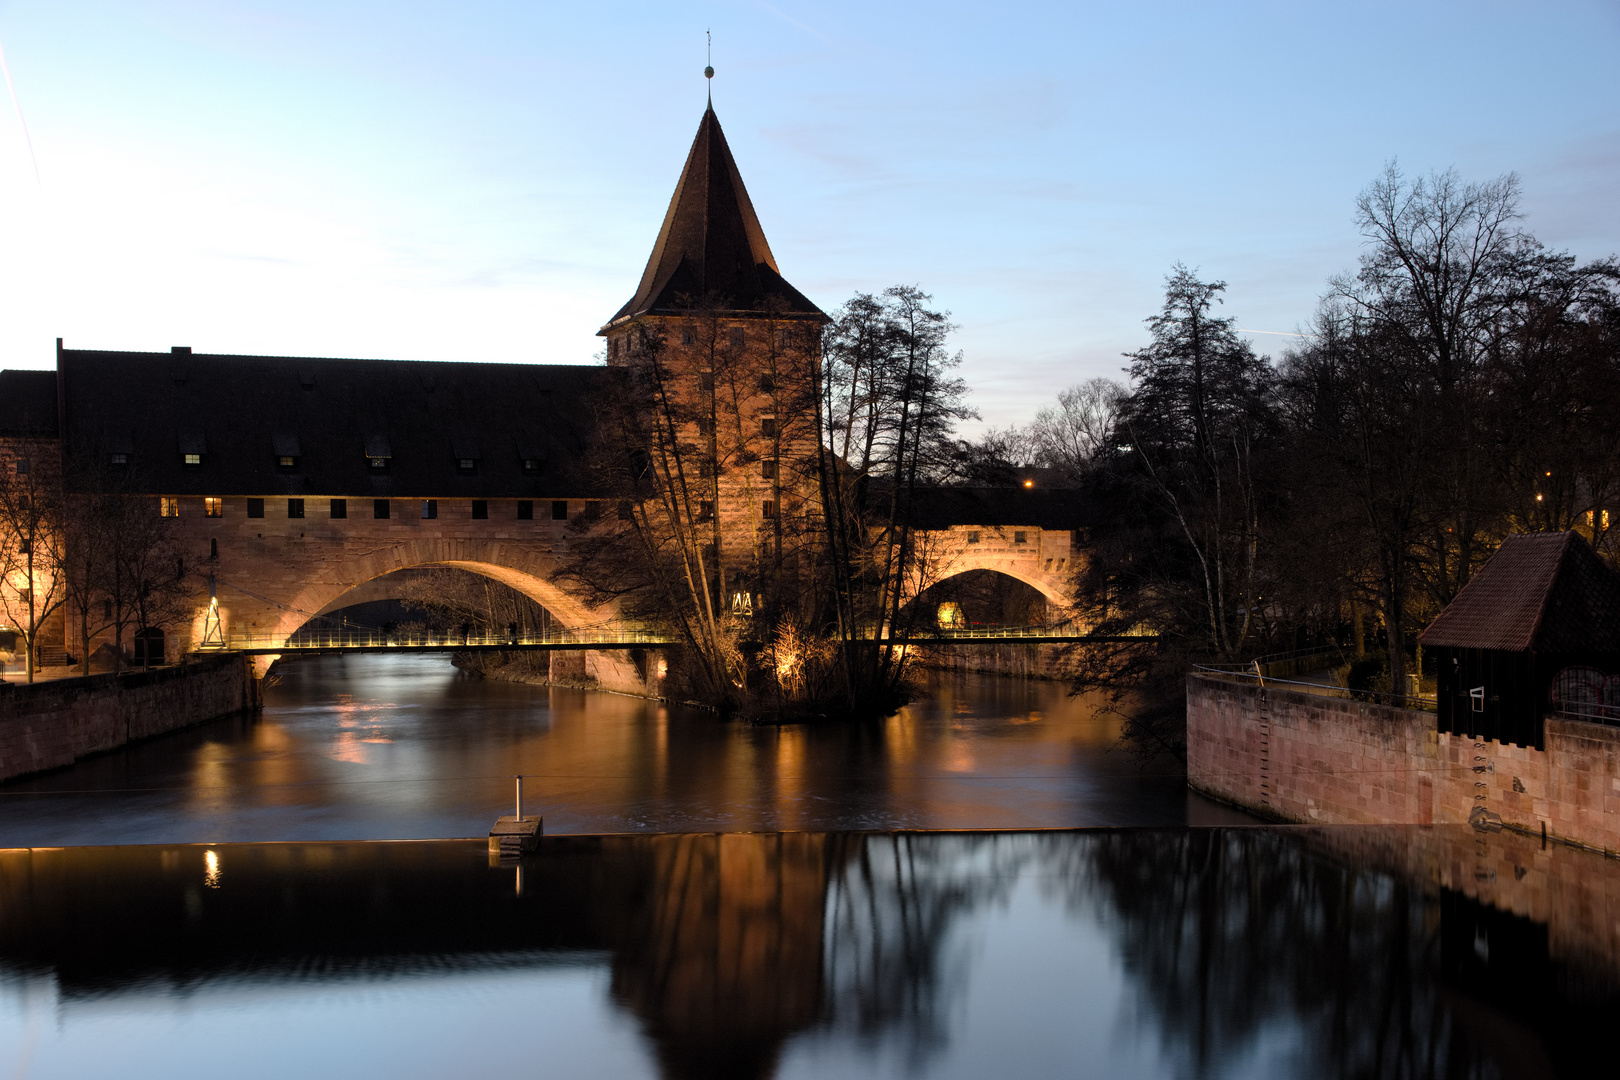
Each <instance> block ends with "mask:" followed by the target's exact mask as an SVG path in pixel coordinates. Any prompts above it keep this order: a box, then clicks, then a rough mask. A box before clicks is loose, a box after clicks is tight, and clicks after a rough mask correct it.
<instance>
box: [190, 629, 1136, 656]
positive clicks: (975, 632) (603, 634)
mask: <svg viewBox="0 0 1620 1080" xmlns="http://www.w3.org/2000/svg"><path fill="white" fill-rule="evenodd" d="M684 640H685V639H683V638H681V637H678V636H676V635H673V634H670V633H668V632H667V631H662V630H652V629H647V628H645V627H624V626H587V627H580V628H576V629H572V630H557V629H552V630H546V631H541V632H530V631H523V632H520V633H517V634H512V633H507V632H501V631H495V630H477V631H471V632H466V633H463V632H461V631H430V630H376V629H368V628H364V627H354V626H349V627H342V628H335V629H318V630H311V629H302V630H298V631H295V632H294V633H292V634H289V635H282V634H251V633H249V634H241V633H230V634H227V635H226V636H225V640H224V642H223V643H222V644H217V645H205V646H201V647H199V648H198V650H197V651H198V652H242V653H296V652H340V651H355V652H360V651H374V652H375V651H383V650H394V651H402V652H404V651H413V650H414V651H419V652H430V651H434V652H445V651H451V652H454V651H495V650H502V649H614V648H638V647H642V648H656V647H668V646H674V645H681V644H683V643H684ZM887 640H891V641H894V642H895V643H896V644H905V645H952V644H973V643H975V642H986V643H988V642H998V641H1022V642H1027V643H1032V644H1042V643H1064V642H1105V641H1151V640H1153V635H1151V634H1147V633H1138V634H1127V635H1120V636H1101V635H1095V634H1092V633H1090V632H1088V631H1086V630H1084V629H1082V628H1079V627H1075V626H1071V625H1067V624H1059V625H1046V626H994V627H977V628H971V629H962V630H928V631H925V632H921V633H910V634H902V635H895V636H893V637H890V638H888V639H887Z"/></svg>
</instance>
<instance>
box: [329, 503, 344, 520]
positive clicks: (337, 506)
mask: <svg viewBox="0 0 1620 1080" xmlns="http://www.w3.org/2000/svg"><path fill="white" fill-rule="evenodd" d="M330 513H331V515H332V516H333V517H335V518H346V517H348V516H349V500H348V499H333V500H332V509H331V511H330Z"/></svg>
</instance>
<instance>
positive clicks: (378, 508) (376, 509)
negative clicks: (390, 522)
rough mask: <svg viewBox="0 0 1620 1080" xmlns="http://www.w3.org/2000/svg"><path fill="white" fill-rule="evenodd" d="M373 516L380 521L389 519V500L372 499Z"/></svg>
mask: <svg viewBox="0 0 1620 1080" xmlns="http://www.w3.org/2000/svg"><path fill="white" fill-rule="evenodd" d="M371 516H372V517H374V518H377V519H378V520H383V519H386V518H387V517H388V500H387V499H372V500H371Z"/></svg>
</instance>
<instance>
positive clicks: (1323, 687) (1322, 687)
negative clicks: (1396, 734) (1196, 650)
mask: <svg viewBox="0 0 1620 1080" xmlns="http://www.w3.org/2000/svg"><path fill="white" fill-rule="evenodd" d="M1192 670H1194V671H1196V672H1199V673H1201V674H1204V675H1215V676H1218V677H1220V678H1223V679H1233V680H1236V681H1242V682H1252V683H1258V684H1261V685H1264V686H1281V687H1286V688H1288V689H1298V690H1301V691H1303V692H1305V693H1311V694H1316V695H1318V696H1320V697H1333V698H1347V699H1349V700H1352V701H1367V702H1371V703H1373V704H1375V705H1390V706H1393V707H1394V708H1397V709H1415V710H1418V711H1420V712H1434V711H1435V710H1436V709H1438V708H1439V705H1438V703H1437V702H1436V700H1435V698H1434V697H1432V696H1424V695H1422V694H1392V693H1389V692H1387V691H1383V690H1352V689H1350V688H1349V687H1347V686H1340V685H1339V684H1338V683H1314V682H1296V681H1294V680H1292V679H1273V678H1271V677H1270V676H1262V675H1260V674H1258V673H1257V672H1255V671H1254V670H1253V668H1252V667H1251V668H1250V670H1248V671H1243V670H1240V669H1238V668H1235V667H1210V666H1208V665H1206V664H1194V665H1192Z"/></svg>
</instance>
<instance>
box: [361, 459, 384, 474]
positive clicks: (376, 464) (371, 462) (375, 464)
mask: <svg viewBox="0 0 1620 1080" xmlns="http://www.w3.org/2000/svg"><path fill="white" fill-rule="evenodd" d="M366 465H367V466H368V467H369V468H370V469H371V471H372V472H387V471H388V459H387V458H385V457H368V458H366Z"/></svg>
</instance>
